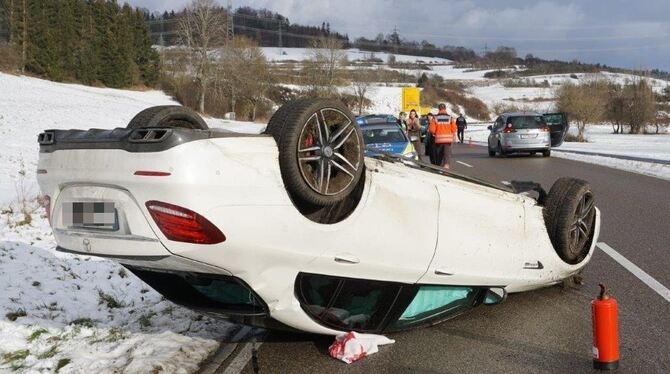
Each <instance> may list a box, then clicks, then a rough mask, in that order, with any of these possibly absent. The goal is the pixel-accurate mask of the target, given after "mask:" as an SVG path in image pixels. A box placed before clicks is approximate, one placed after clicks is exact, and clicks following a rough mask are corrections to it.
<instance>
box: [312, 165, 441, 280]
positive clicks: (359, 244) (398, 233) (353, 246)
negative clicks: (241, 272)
mask: <svg viewBox="0 0 670 374" xmlns="http://www.w3.org/2000/svg"><path fill="white" fill-rule="evenodd" d="M367 166H368V167H370V164H368V165H367ZM375 168H376V170H378V171H376V172H368V173H367V174H366V183H367V186H366V190H365V193H364V196H363V197H362V198H361V201H360V203H359V206H358V207H357V208H356V210H355V211H354V212H353V213H352V214H351V216H350V217H349V218H347V219H346V220H344V221H342V222H339V223H337V224H333V225H323V226H319V227H318V229H319V231H321V234H320V237H319V239H320V240H319V243H315V245H318V246H319V247H321V248H322V249H323V251H322V253H321V255H320V256H319V257H318V258H317V259H316V260H315V261H313V262H312V263H310V264H309V265H308V266H307V267H305V269H304V271H305V272H309V273H313V274H328V275H333V276H339V277H348V278H361V279H375V280H382V281H394V282H401V283H415V282H416V281H417V280H419V278H421V276H422V275H423V274H424V273H425V272H426V269H427V268H428V264H430V261H431V259H432V257H433V255H434V253H435V243H436V241H437V225H435V224H433V223H434V222H437V219H438V216H437V215H438V210H439V207H438V201H439V199H438V196H437V190H436V189H435V186H434V185H433V184H431V183H426V182H425V181H424V180H422V177H423V175H422V174H424V172H422V171H418V170H409V171H407V169H408V168H407V167H406V166H402V165H394V164H381V163H379V164H378V165H376V166H375Z"/></svg>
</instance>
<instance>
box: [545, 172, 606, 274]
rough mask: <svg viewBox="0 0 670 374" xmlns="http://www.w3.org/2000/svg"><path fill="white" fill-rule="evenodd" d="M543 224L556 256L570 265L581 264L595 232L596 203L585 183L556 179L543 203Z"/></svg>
mask: <svg viewBox="0 0 670 374" xmlns="http://www.w3.org/2000/svg"><path fill="white" fill-rule="evenodd" d="M543 215H544V221H545V225H546V227H547V232H548V233H549V238H550V239H551V243H552V244H553V246H554V249H555V250H556V253H557V254H558V256H559V257H560V258H561V259H563V261H565V262H567V263H569V264H577V263H579V262H581V261H582V260H583V259H584V258H585V257H586V255H587V254H588V251H589V249H590V247H591V240H592V239H593V234H594V230H595V217H596V209H595V200H594V197H593V192H592V191H591V187H590V186H589V184H588V183H587V182H586V181H583V180H580V179H575V178H559V179H558V180H557V181H556V182H555V183H554V185H553V186H552V187H551V190H550V191H549V194H548V195H547V200H546V202H545V206H544V210H543Z"/></svg>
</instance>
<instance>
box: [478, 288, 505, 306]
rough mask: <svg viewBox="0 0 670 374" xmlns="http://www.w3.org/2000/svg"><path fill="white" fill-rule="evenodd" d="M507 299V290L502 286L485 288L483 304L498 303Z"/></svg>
mask: <svg viewBox="0 0 670 374" xmlns="http://www.w3.org/2000/svg"><path fill="white" fill-rule="evenodd" d="M505 299H507V291H505V289H504V288H502V287H491V288H489V289H488V290H486V294H485V295H484V301H483V304H484V305H496V304H500V303H502V302H503V301H505Z"/></svg>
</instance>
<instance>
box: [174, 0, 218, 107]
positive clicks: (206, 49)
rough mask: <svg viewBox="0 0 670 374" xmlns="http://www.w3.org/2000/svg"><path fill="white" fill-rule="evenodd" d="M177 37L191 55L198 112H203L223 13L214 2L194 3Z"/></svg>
mask: <svg viewBox="0 0 670 374" xmlns="http://www.w3.org/2000/svg"><path fill="white" fill-rule="evenodd" d="M179 36H180V38H181V41H182V43H183V44H184V45H185V46H186V47H187V48H188V50H189V52H190V59H191V66H193V75H194V77H195V79H196V81H197V82H198V83H199V85H200V98H199V100H198V110H200V111H201V112H204V111H205V92H206V91H207V85H208V83H209V81H210V79H211V78H212V56H211V48H213V47H216V46H218V45H221V44H222V43H223V41H224V40H225V37H226V14H225V11H224V10H223V9H222V8H221V7H218V6H216V4H215V2H214V0H193V1H192V2H191V4H189V5H188V6H187V7H186V9H185V10H184V13H183V15H182V17H181V19H180V21H179Z"/></svg>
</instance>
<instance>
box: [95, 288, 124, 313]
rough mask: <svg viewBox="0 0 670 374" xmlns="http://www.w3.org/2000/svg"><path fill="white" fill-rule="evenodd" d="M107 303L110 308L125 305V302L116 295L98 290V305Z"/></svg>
mask: <svg viewBox="0 0 670 374" xmlns="http://www.w3.org/2000/svg"><path fill="white" fill-rule="evenodd" d="M103 304H104V305H106V306H107V308H109V309H116V308H121V307H123V303H122V302H120V301H118V300H117V299H116V298H115V297H114V296H112V295H110V294H106V293H104V292H103V291H101V290H99V291H98V305H103Z"/></svg>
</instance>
